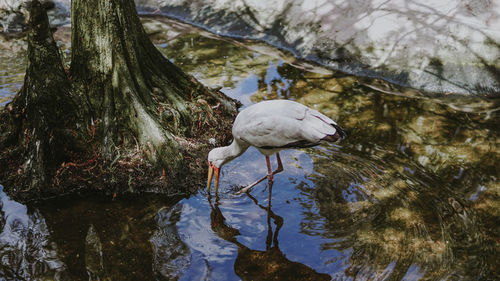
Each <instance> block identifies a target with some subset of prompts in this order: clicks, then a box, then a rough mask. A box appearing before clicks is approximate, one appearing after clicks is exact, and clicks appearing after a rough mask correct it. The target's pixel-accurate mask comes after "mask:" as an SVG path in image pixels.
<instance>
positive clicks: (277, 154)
mask: <svg viewBox="0 0 500 281" xmlns="http://www.w3.org/2000/svg"><path fill="white" fill-rule="evenodd" d="M267 160H268V157H267V156H266V161H267ZM276 160H277V161H278V168H276V170H274V172H272V174H273V175H274V174H277V173H279V172H283V163H281V157H280V154H279V152H278V153H276ZM270 166H271V165H269V166H268V167H270ZM266 178H268V175H266V176H264V177H262V178H261V179H259V180H257V181H255V182H253V183H252V184H250V185H249V186H247V187H244V188H242V189H241V190H240V191H238V193H237V194H241V193H245V192H247V191H248V190H250V189H251V188H252V187H254V186H256V185H257V184H259V183H260V182H261V181H263V180H265V179H266Z"/></svg>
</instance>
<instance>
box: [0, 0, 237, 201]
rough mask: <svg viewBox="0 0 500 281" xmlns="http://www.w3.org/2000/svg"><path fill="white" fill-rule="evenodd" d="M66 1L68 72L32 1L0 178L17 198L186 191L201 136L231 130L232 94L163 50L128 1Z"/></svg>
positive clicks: (197, 174) (221, 135)
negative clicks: (212, 86) (24, 66)
mask: <svg viewBox="0 0 500 281" xmlns="http://www.w3.org/2000/svg"><path fill="white" fill-rule="evenodd" d="M71 9H72V58H71V68H70V71H69V73H70V75H69V77H70V78H69V79H68V77H67V76H66V72H65V70H64V69H63V67H62V64H61V60H60V57H59V53H58V49H57V47H56V44H55V42H54V40H53V38H52V34H51V32H50V29H49V25H48V20H47V16H46V14H45V11H44V9H43V8H42V7H41V5H40V4H39V3H38V1H33V4H32V7H31V18H30V27H31V31H30V36H29V49H28V56H29V60H30V63H29V67H28V70H27V72H26V79H25V84H24V88H23V90H21V91H20V93H18V95H17V96H16V98H15V99H14V101H13V102H12V103H11V104H9V105H8V106H7V109H8V110H7V112H8V114H7V113H4V114H3V115H2V116H3V118H2V119H8V123H9V124H10V125H9V126H5V125H4V126H3V127H2V129H1V131H2V135H3V137H2V141H1V144H0V145H1V146H2V150H3V148H5V149H6V150H9V151H11V153H2V155H1V157H0V164H1V163H8V165H9V169H8V171H4V172H3V173H1V177H0V182H2V183H3V184H6V185H7V187H9V186H15V187H21V188H22V190H24V191H25V192H24V193H25V194H26V195H25V197H26V198H31V197H36V195H35V193H36V192H42V194H49V195H50V194H58V193H61V192H66V191H71V190H73V189H75V188H84V189H87V188H98V189H105V190H108V191H111V192H117V191H118V192H119V191H125V190H138V189H142V190H150V191H151V190H153V191H159V192H163V191H166V190H168V192H170V193H172V192H174V193H178V192H185V191H186V190H190V191H192V190H193V188H192V187H193V186H197V185H199V184H201V183H202V182H203V177H202V175H203V174H204V172H203V170H204V169H203V168H204V165H203V164H204V162H205V161H204V159H205V153H206V151H207V150H208V145H207V140H208V138H209V137H213V136H217V138H218V139H219V141H220V142H222V143H224V142H227V141H229V139H230V123H231V122H232V119H233V118H234V114H235V113H236V109H237V104H236V102H235V101H234V100H232V99H230V98H227V97H226V96H224V95H223V94H221V93H220V92H213V91H211V90H209V89H207V88H206V87H204V86H203V85H201V84H200V83H199V82H198V81H196V79H194V78H193V77H191V76H190V75H187V74H185V73H184V72H182V71H181V70H180V69H179V68H178V67H176V66H175V65H174V64H172V63H171V62H170V61H169V60H168V59H166V58H165V57H164V56H163V55H162V54H161V53H160V52H159V51H158V50H157V49H156V48H155V46H154V45H153V44H152V42H151V41H150V40H149V38H148V37H147V35H146V33H145V32H144V30H143V27H142V25H141V23H140V21H139V17H138V14H137V11H136V9H135V5H134V2H133V1H132V0H73V1H72V7H71ZM16 158H17V159H18V160H17V161H16ZM20 168H21V170H20ZM162 174H163V176H162ZM160 176H161V177H160ZM174 187H175V188H174ZM190 187H191V188H190ZM13 195H14V196H15V195H16V194H13Z"/></svg>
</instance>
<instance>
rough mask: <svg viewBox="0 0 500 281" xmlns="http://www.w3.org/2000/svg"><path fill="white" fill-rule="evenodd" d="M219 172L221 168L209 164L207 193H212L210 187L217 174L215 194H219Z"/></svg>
mask: <svg viewBox="0 0 500 281" xmlns="http://www.w3.org/2000/svg"><path fill="white" fill-rule="evenodd" d="M219 171H220V168H217V167H215V165H214V164H213V163H212V162H208V181H207V193H210V186H211V185H212V178H213V175H214V173H215V194H217V189H218V188H219V175H220V174H219Z"/></svg>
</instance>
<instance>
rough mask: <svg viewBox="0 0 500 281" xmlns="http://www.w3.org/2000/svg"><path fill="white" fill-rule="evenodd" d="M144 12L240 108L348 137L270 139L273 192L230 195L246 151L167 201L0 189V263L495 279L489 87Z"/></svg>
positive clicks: (9, 73) (106, 273)
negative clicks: (339, 130)
mask: <svg viewBox="0 0 500 281" xmlns="http://www.w3.org/2000/svg"><path fill="white" fill-rule="evenodd" d="M145 21H146V23H149V24H154V23H156V24H158V25H161V26H162V29H161V32H156V33H155V34H152V38H153V39H154V40H155V42H156V43H157V46H158V48H159V49H160V50H161V51H162V52H163V53H164V54H165V55H166V56H167V57H168V58H169V59H171V60H172V61H173V62H175V63H176V64H177V65H179V66H180V67H181V68H182V69H184V70H186V71H188V72H190V73H191V74H193V75H194V76H195V77H197V78H198V79H200V80H201V81H202V82H203V83H205V84H206V85H208V86H210V87H213V88H221V91H223V92H224V93H226V94H227V95H229V96H231V97H233V98H237V99H239V100H240V101H241V102H242V103H243V105H244V107H245V106H248V105H250V104H252V103H255V102H258V101H261V100H266V99H277V98H282V99H290V100H295V101H298V102H301V103H304V104H306V105H308V106H311V107H314V108H315V109H317V110H319V111H321V112H323V113H325V114H326V115H328V116H330V117H332V118H333V119H335V120H338V122H339V124H341V125H342V126H344V127H346V128H348V129H350V130H351V136H350V137H349V138H348V139H346V140H344V141H342V142H340V143H337V144H324V145H321V146H318V147H315V148H310V149H303V150H286V151H283V152H282V153H281V156H282V160H283V164H284V172H282V173H280V174H277V175H276V176H275V182H274V184H273V186H272V200H271V202H268V191H269V186H268V184H267V183H266V182H263V183H261V184H259V185H258V186H256V187H255V188H254V190H253V191H252V192H251V193H250V195H246V194H243V195H236V194H235V191H236V190H238V189H239V188H241V187H242V186H245V185H246V184H248V183H250V182H252V181H254V180H256V179H258V178H260V177H261V176H263V175H264V174H265V173H266V166H265V160H264V157H263V156H262V155H260V154H259V152H258V151H257V150H255V149H249V150H248V151H247V152H246V153H245V154H244V155H242V156H241V157H239V158H238V159H236V160H234V161H233V162H231V163H229V164H227V165H226V166H224V168H223V170H222V171H223V172H222V176H221V186H220V194H219V196H218V197H210V196H207V194H206V192H205V190H204V187H203V186H200V191H199V193H198V194H195V195H193V196H191V197H189V198H184V199H182V200H180V201H179V200H178V198H177V199H176V198H164V197H162V196H159V195H147V196H146V195H144V196H139V197H128V196H125V197H118V198H115V199H113V198H104V197H103V196H100V195H95V196H72V197H65V198H61V199H53V200H50V201H45V202H40V203H37V204H33V205H29V206H25V205H22V204H19V203H17V202H14V201H12V200H10V199H9V198H8V196H7V195H6V194H5V193H3V192H1V193H0V199H1V203H0V205H1V207H2V211H1V214H2V216H1V218H0V226H1V229H2V233H1V234H0V256H1V257H2V258H1V261H2V263H1V266H0V276H3V278H5V279H43V278H48V279H54V278H60V279H68V280H88V279H92V280H97V279H101V280H102V279H114V280H123V279H130V280H151V279H157V280H176V279H177V280H207V279H208V280H239V279H243V280H252V279H253V280H266V279H267V280H271V279H272V280H293V279H295V280H330V279H334V280H354V279H356V280H374V279H375V280H386V279H388V280H419V279H426V280H427V279H431V280H441V279H442V280H470V279H496V278H500V272H499V268H500V236H499V233H500V181H499V179H498V177H499V175H500V168H499V165H498V163H500V162H499V160H500V155H499V154H500V140H499V134H500V129H499V128H498V123H499V122H500V113H499V112H500V111H499V110H500V101H499V100H492V99H485V98H481V97H465V98H464V97H455V96H452V95H451V96H445V97H436V96H434V95H432V94H429V93H420V92H417V91H413V90H410V89H401V88H398V87H396V86H394V85H390V84H387V83H385V82H382V81H377V80H369V79H364V78H358V77H352V76H343V75H341V74H338V73H333V72H331V71H329V70H327V69H323V68H321V67H318V66H314V65H310V64H308V63H305V62H301V61H297V60H295V59H294V58H293V57H292V56H290V55H289V54H286V53H283V52H281V51H279V50H276V49H273V48H270V47H268V46H266V45H264V44H260V43H255V42H238V41H234V40H230V39H224V38H218V37H216V36H214V35H211V34H208V33H206V32H203V31H199V30H196V29H193V28H191V27H188V26H186V25H183V24H179V23H176V22H171V21H162V22H155V21H154V20H153V19H146V20H145ZM0 50H1V52H3V53H1V52H0V57H9V55H11V54H12V53H8V54H7V51H5V50H3V49H0ZM22 55H23V54H22V53H17V54H16V55H15V56H13V57H12V58H11V61H5V60H1V62H0V81H1V82H2V83H1V84H0V91H2V92H0V93H2V94H1V95H2V96H0V98H2V97H3V101H2V103H5V102H6V101H7V100H9V99H10V98H11V97H12V95H13V94H14V93H15V91H16V90H17V89H18V88H19V87H20V85H21V82H22V72H23V70H22V69H23V67H21V66H19V64H18V63H16V62H19V61H22V60H23V58H22ZM12 85H14V86H12ZM3 89H6V90H3ZM272 162H273V165H275V163H274V162H275V160H274V158H272ZM5 188H7V187H5ZM269 203H271V208H270V209H269V208H268V206H269Z"/></svg>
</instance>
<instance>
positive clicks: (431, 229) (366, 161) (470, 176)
mask: <svg viewBox="0 0 500 281" xmlns="http://www.w3.org/2000/svg"><path fill="white" fill-rule="evenodd" d="M344 90H345V89H344ZM346 96H347V97H346ZM330 103H332V104H333V106H340V107H342V108H343V110H342V112H343V113H344V114H346V115H344V116H340V117H339V122H340V123H341V124H343V125H344V124H345V126H346V127H347V128H351V129H353V131H354V132H353V135H352V136H351V138H350V139H349V140H347V141H346V142H344V143H342V144H341V145H342V147H332V146H329V147H324V148H323V149H314V150H313V149H311V150H310V153H311V155H313V159H314V162H315V165H314V169H315V173H314V174H312V175H311V176H310V177H309V179H310V180H311V181H312V182H313V183H314V186H313V187H309V185H307V184H306V183H302V184H301V185H299V188H301V189H302V190H303V191H304V193H305V194H309V195H310V198H311V200H313V201H314V202H316V204H317V206H318V208H319V210H320V215H321V216H322V217H325V218H326V219H327V222H326V223H325V226H326V227H327V228H328V231H327V232H326V233H322V235H326V236H331V237H330V238H339V237H342V238H343V239H342V240H341V241H340V242H336V243H332V245H326V247H330V248H336V249H340V250H342V249H347V248H349V247H353V249H354V251H353V254H352V256H351V262H352V265H351V267H350V269H349V272H347V274H349V275H353V276H366V274H378V275H379V276H385V275H387V276H389V275H390V276H391V277H392V278H402V277H403V276H405V274H408V273H410V272H417V273H418V274H421V275H424V274H426V276H427V277H432V278H442V277H443V276H447V275H449V274H451V273H453V274H458V275H459V276H460V275H462V276H489V275H491V274H493V275H494V274H498V272H496V273H495V268H497V267H495V266H494V265H495V264H498V261H495V259H494V257H495V256H496V255H497V253H496V252H495V250H494V242H493V241H492V239H489V237H488V235H485V234H484V232H491V230H490V229H488V228H485V226H484V225H481V223H482V221H481V218H480V217H478V212H477V211H476V210H475V209H473V208H471V206H470V202H469V201H468V200H467V199H468V196H467V195H469V194H471V192H474V191H475V190H476V189H477V187H478V186H480V185H482V184H485V183H486V184H487V183H488V182H489V181H491V176H492V175H495V174H498V172H500V171H498V169H499V168H498V165H496V164H494V163H498V159H499V158H498V152H497V151H495V150H494V149H495V147H498V144H495V141H493V139H494V138H496V137H498V132H495V131H490V127H491V125H492V122H496V121H495V120H499V119H498V114H496V115H495V116H496V117H495V118H493V120H491V119H490V120H488V119H484V120H482V119H481V118H478V117H477V115H473V114H470V115H471V116H468V114H466V113H462V112H456V111H455V110H453V109H451V108H449V107H447V106H444V105H440V104H436V103H433V102H430V101H427V100H415V99H409V98H404V97H398V96H393V95H382V94H380V93H376V92H366V93H365V94H364V96H361V95H359V94H357V93H355V92H353V93H352V94H349V92H345V93H344V94H343V95H336V96H333V98H332V99H331V100H330ZM321 106H328V105H327V104H326V105H325V104H322V105H321ZM467 138H469V142H471V144H469V145H464V144H463V142H464V141H465V140H466V139H467ZM475 141H477V144H480V145H482V146H483V147H484V146H486V147H487V149H486V150H484V149H483V150H482V151H481V150H478V149H477V148H475V147H474V145H473V144H474V142H475ZM491 152H493V155H492V154H491ZM464 168H465V170H464ZM485 178H486V181H485ZM498 202H499V201H497V204H498ZM304 207H305V208H307V206H306V205H304ZM486 212H487V213H488V212H489V213H490V214H493V213H494V212H495V211H494V209H492V210H489V211H488V210H486ZM309 213H310V216H311V217H310V218H309V219H308V222H306V224H307V223H310V224H314V222H317V221H318V220H317V218H314V217H313V216H317V215H315V214H314V211H312V210H311V211H310V212H309ZM483 218H484V217H483ZM487 218H488V217H487ZM490 219H491V218H490ZM493 220H497V219H493ZM305 231H307V230H305ZM314 233H315V232H314V231H311V234H314ZM337 240H338V239H337Z"/></svg>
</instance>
